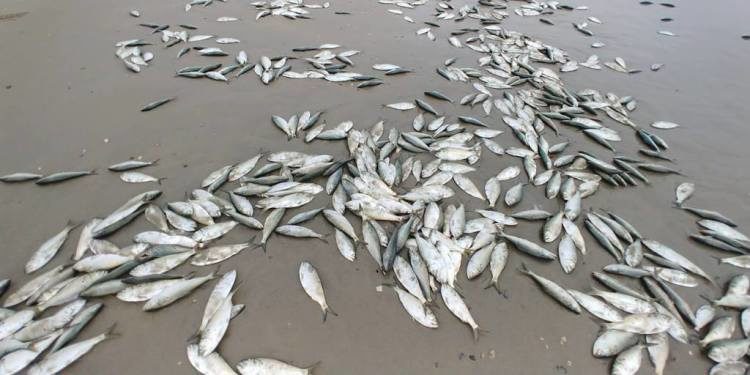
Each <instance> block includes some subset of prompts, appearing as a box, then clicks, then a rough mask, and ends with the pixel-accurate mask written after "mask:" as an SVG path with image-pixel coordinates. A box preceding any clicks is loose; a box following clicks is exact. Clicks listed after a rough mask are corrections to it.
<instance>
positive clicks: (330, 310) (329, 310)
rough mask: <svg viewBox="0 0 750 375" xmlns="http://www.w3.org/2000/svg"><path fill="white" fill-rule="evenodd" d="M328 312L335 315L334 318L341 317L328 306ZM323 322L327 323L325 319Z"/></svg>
mask: <svg viewBox="0 0 750 375" xmlns="http://www.w3.org/2000/svg"><path fill="white" fill-rule="evenodd" d="M326 311H327V312H329V313H331V314H333V316H339V314H338V313H337V312H335V311H333V309H332V308H331V306H326ZM324 315H325V314H324ZM323 321H325V319H323Z"/></svg>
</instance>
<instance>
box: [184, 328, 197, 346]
mask: <svg viewBox="0 0 750 375" xmlns="http://www.w3.org/2000/svg"><path fill="white" fill-rule="evenodd" d="M200 337H201V333H200V331H196V332H195V333H193V334H192V335H190V337H188V338H187V340H185V342H186V343H188V344H197V343H198V339H200Z"/></svg>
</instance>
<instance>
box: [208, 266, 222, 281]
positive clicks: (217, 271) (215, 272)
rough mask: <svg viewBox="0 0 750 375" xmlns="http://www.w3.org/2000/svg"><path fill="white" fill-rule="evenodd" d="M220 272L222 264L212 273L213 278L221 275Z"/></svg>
mask: <svg viewBox="0 0 750 375" xmlns="http://www.w3.org/2000/svg"><path fill="white" fill-rule="evenodd" d="M219 271H221V264H219V265H217V266H216V268H215V269H214V270H213V272H211V274H210V276H211V278H215V277H216V275H218V274H219Z"/></svg>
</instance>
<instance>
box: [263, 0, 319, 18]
mask: <svg viewBox="0 0 750 375" xmlns="http://www.w3.org/2000/svg"><path fill="white" fill-rule="evenodd" d="M250 5H252V6H254V7H255V9H257V10H258V13H257V14H256V15H255V19H256V20H259V19H261V18H263V17H266V16H283V17H286V18H288V19H290V20H297V19H300V18H302V19H309V18H310V17H309V16H308V14H309V13H310V12H308V11H307V9H324V8H328V7H329V6H330V5H331V4H330V3H329V2H327V1H326V2H324V3H323V4H305V3H304V2H303V1H302V0H272V1H254V2H252V3H250Z"/></svg>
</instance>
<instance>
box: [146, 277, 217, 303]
mask: <svg viewBox="0 0 750 375" xmlns="http://www.w3.org/2000/svg"><path fill="white" fill-rule="evenodd" d="M215 277H216V273H215V272H214V273H210V274H208V275H206V276H199V277H194V278H191V279H178V280H175V282H174V283H171V284H170V285H169V286H167V287H166V288H164V289H162V290H161V291H159V292H158V294H156V295H154V296H153V297H151V298H149V300H148V301H147V302H146V303H145V304H144V305H143V311H154V310H157V309H161V308H164V307H166V306H169V305H171V304H172V303H174V302H175V301H177V300H179V299H181V298H183V297H185V296H187V295H188V294H190V293H191V292H192V291H193V290H195V289H197V288H198V287H200V286H201V285H203V284H205V283H206V282H208V281H210V280H212V279H214V278H215ZM169 281H172V280H169Z"/></svg>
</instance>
